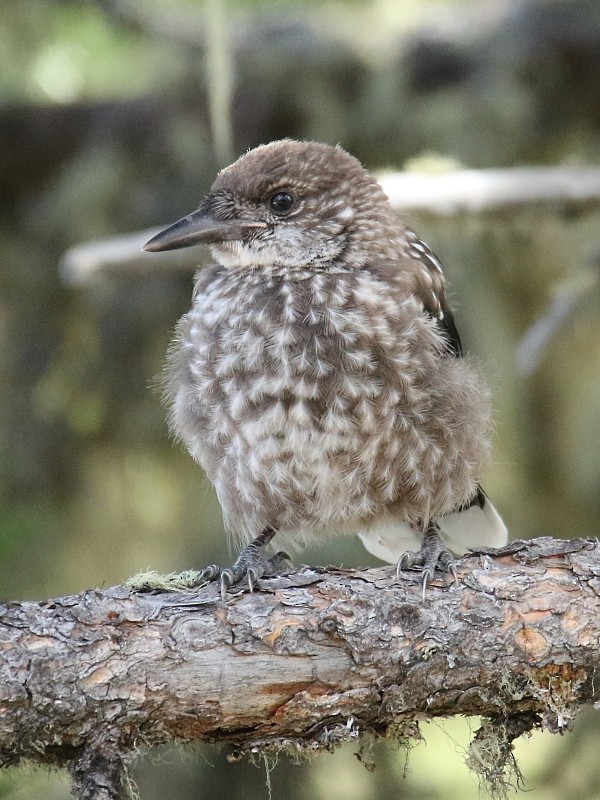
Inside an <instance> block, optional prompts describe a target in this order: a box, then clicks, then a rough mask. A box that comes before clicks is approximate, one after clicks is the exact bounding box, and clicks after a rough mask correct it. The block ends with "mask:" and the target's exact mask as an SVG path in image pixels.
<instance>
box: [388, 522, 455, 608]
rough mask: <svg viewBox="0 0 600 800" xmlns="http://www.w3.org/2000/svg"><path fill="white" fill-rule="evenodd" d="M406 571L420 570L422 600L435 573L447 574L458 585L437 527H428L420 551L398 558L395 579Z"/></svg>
mask: <svg viewBox="0 0 600 800" xmlns="http://www.w3.org/2000/svg"><path fill="white" fill-rule="evenodd" d="M407 569H416V570H420V572H421V574H422V579H421V586H422V596H423V600H425V595H426V593H427V587H428V586H429V584H430V583H431V582H432V581H433V580H434V579H435V576H436V572H438V573H439V572H441V573H442V574H448V573H449V574H450V575H452V579H453V582H454V583H455V584H456V583H458V572H457V571H456V561H455V560H454V558H453V557H452V554H451V553H450V551H449V550H448V548H447V547H446V546H445V545H444V543H443V542H442V539H441V537H440V534H439V531H438V529H437V526H436V527H435V528H434V527H430V528H428V530H427V531H426V532H425V534H424V536H423V542H422V544H421V549H420V550H419V551H418V552H417V553H414V552H410V551H409V552H407V553H403V554H402V555H401V556H400V558H399V559H398V563H397V565H396V577H397V578H400V573H401V572H403V571H404V570H407Z"/></svg>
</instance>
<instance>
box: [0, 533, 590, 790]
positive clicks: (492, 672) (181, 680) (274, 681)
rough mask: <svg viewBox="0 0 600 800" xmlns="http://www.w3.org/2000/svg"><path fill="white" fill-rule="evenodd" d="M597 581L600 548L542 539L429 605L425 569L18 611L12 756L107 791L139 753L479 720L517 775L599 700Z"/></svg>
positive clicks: (475, 558)
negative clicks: (540, 734) (528, 751)
mask: <svg viewBox="0 0 600 800" xmlns="http://www.w3.org/2000/svg"><path fill="white" fill-rule="evenodd" d="M599 574H600V547H599V546H598V542H597V540H584V539H575V540H570V541H561V540H557V539H552V538H549V537H546V538H540V539H537V540H534V541H531V542H514V543H512V544H511V545H509V546H508V547H506V548H504V549H503V550H502V551H499V554H497V555H492V554H491V553H477V554H472V555H469V556H467V557H465V558H464V559H463V560H462V561H461V563H460V569H459V579H460V581H459V583H458V584H457V585H456V586H452V585H442V583H441V582H440V583H436V584H435V585H434V586H432V587H431V588H430V590H429V591H428V594H427V597H426V599H425V601H424V602H423V601H422V600H421V597H420V592H421V589H420V581H419V578H418V576H416V575H413V574H411V573H408V574H403V575H402V576H401V578H400V579H399V580H397V579H396V576H395V572H394V570H393V568H390V567H382V568H378V569H369V570H364V571H351V570H337V569H330V570H328V571H325V570H318V569H312V568H308V567H305V568H302V569H300V570H298V571H296V572H294V573H292V574H291V575H289V576H285V577H280V578H272V579H265V580H263V581H261V582H260V591H257V592H255V593H254V594H250V593H248V592H247V591H239V592H237V593H234V594H233V595H231V597H230V599H229V601H228V603H227V605H226V606H225V605H223V604H222V603H221V601H220V600H219V595H218V590H217V587H216V586H213V585H210V586H206V587H204V588H201V589H199V590H198V591H195V592H187V593H161V594H155V593H147V594H140V593H137V594H136V593H133V592H131V590H129V589H128V588H126V587H123V586H117V587H115V588H112V589H108V590H106V591H100V590H89V591H86V592H83V593H82V594H80V595H76V596H72V597H63V598H60V599H57V600H51V601H47V602H43V603H33V602H25V603H13V604H11V605H8V606H3V607H0V650H1V652H2V661H1V662H0V705H1V707H2V715H1V717H0V764H2V765H4V766H6V765H9V764H16V763H18V762H20V761H21V760H22V759H29V760H33V761H36V762H41V763H50V764H55V765H61V766H70V768H71V771H72V774H73V775H74V780H75V786H76V789H77V792H78V796H79V797H81V798H89V799H90V800H91V798H94V799H96V798H103V799H106V800H108V799H109V798H118V797H121V796H123V792H124V791H125V790H124V788H123V787H124V782H125V778H124V777H123V776H124V770H123V766H124V765H126V763H127V761H128V759H129V758H130V757H131V754H132V753H133V751H134V750H135V749H136V748H139V747H140V746H142V745H143V746H152V745H156V744H160V743H165V742H174V741H180V742H189V741H194V740H204V741H219V742H229V743H231V744H233V745H234V746H235V747H236V748H237V749H238V750H239V751H240V752H248V751H252V752H255V751H256V749H257V748H258V749H261V748H270V749H277V750H282V749H284V750H293V751H295V752H302V751H312V750H317V749H323V748H328V749H330V748H331V747H332V746H334V745H335V744H337V743H338V742H340V741H347V740H349V739H354V738H356V737H357V736H358V735H359V734H360V733H363V732H371V733H373V734H375V735H386V734H387V735H389V734H393V735H397V736H401V737H403V738H407V737H411V736H412V737H416V736H418V728H417V723H418V721H419V720H424V719H431V718H433V717H447V716H452V715H455V714H464V715H474V714H477V715H482V716H484V717H487V718H489V719H491V720H492V722H491V723H490V722H488V723H486V725H488V728H486V727H485V725H484V727H483V728H482V729H481V731H480V732H479V733H478V735H477V736H476V743H477V744H480V743H481V738H482V737H483V736H489V735H490V730H493V735H494V736H497V737H503V741H504V743H505V748H504V750H505V755H504V757H503V761H504V763H503V764H502V766H505V764H506V761H507V759H508V756H509V755H510V742H511V741H512V739H513V738H515V736H517V735H519V734H520V733H522V732H523V731H524V730H529V729H531V728H532V727H534V726H536V725H544V726H545V727H546V728H548V729H549V730H551V731H554V732H557V731H558V732H562V731H564V730H565V729H567V728H568V727H569V726H570V723H571V721H572V719H573V717H574V715H575V712H576V711H577V709H578V707H579V706H581V705H582V704H585V703H591V702H594V701H596V700H598V699H599V696H600V681H598V680H597V679H596V673H597V670H598V664H599V663H600V659H599V656H600V652H599V651H600V643H599V642H600V599H599V594H600V580H599V579H598V577H597V576H598V575H599ZM490 725H491V726H492V727H491V728H489V726H490ZM481 752H482V748H479V750H478V751H477V753H478V757H480V754H481ZM471 761H472V763H475V761H476V759H475V757H474V758H473V759H471ZM480 766H481V765H480ZM478 768H479V767H478ZM489 768H490V765H489V763H487V765H483V766H482V767H481V769H480V771H482V772H485V771H486V769H489Z"/></svg>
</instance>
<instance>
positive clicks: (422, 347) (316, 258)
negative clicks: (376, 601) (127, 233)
mask: <svg viewBox="0 0 600 800" xmlns="http://www.w3.org/2000/svg"><path fill="white" fill-rule="evenodd" d="M197 244H208V245H210V251H211V254H212V257H213V259H214V263H213V264H212V265H210V266H204V267H202V268H201V269H199V271H198V273H197V275H196V277H195V285H194V290H193V298H192V307H191V310H190V311H189V312H188V313H187V314H185V315H184V316H183V317H182V319H181V320H180V321H179V323H178V325H177V328H176V332H175V337H174V341H173V343H172V345H171V347H170V350H169V352H168V356H167V364H166V368H165V377H164V393H165V398H166V401H167V404H168V406H169V409H170V410H169V425H170V429H171V431H172V432H173V433H174V435H175V436H176V437H177V438H178V439H180V440H181V441H182V442H183V444H184V445H185V446H186V447H187V450H188V451H189V453H190V454H191V456H192V457H193V458H194V459H195V460H196V461H197V462H198V463H199V464H200V465H201V467H202V468H203V469H204V471H205V473H206V475H207V476H208V478H209V479H210V481H211V482H212V483H213V485H214V487H215V489H216V493H217V496H218V499H219V502H220V505H221V509H222V513H223V520H224V525H225V528H226V530H227V531H228V533H229V534H230V536H231V537H232V538H233V540H234V542H235V544H236V546H237V549H238V551H239V555H238V557H237V559H236V560H235V562H234V564H233V565H232V566H230V567H220V566H218V565H210V566H209V567H207V568H206V569H204V570H203V571H202V573H201V576H202V580H207V581H211V580H215V581H220V586H221V595H222V597H223V599H224V598H225V596H226V592H227V591H229V590H230V587H231V586H233V585H235V584H238V583H240V582H242V581H243V580H244V579H247V581H248V583H249V585H250V589H251V590H252V589H253V587H254V585H255V584H256V581H257V580H258V579H259V578H261V577H266V576H269V575H273V574H276V573H278V572H280V571H281V570H282V569H283V566H284V565H285V564H286V563H288V559H289V556H288V555H287V551H279V552H277V553H276V554H275V555H273V556H269V555H268V551H269V549H270V548H269V547H268V545H269V544H270V543H271V540H272V539H273V538H274V537H275V536H277V538H278V540H279V541H281V542H283V543H286V545H287V549H288V550H289V549H290V548H291V549H296V550H297V549H298V548H300V547H302V546H303V545H305V544H306V543H308V542H311V541H312V542H315V541H317V542H318V541H322V540H323V539H325V538H328V537H331V536H334V535H338V534H357V535H358V536H359V537H360V539H361V540H362V542H363V544H364V546H365V547H366V549H367V550H368V551H370V552H371V553H372V554H374V555H375V556H377V557H378V558H380V559H381V560H384V561H388V562H390V563H392V564H394V563H396V564H397V570H398V576H400V573H402V572H404V571H405V570H412V569H415V570H418V571H420V573H421V580H422V585H423V596H425V590H426V588H427V587H428V586H429V585H430V584H431V582H432V581H433V579H434V578H435V577H436V575H437V574H438V573H441V574H448V573H450V574H451V575H452V576H453V577H454V579H455V580H456V568H455V560H454V555H462V554H464V553H465V552H466V551H467V550H468V549H469V548H474V547H495V548H497V547H501V546H503V545H504V544H506V541H507V529H506V526H505V525H504V523H503V521H502V519H501V517H500V515H499V514H498V512H497V511H496V509H495V508H494V506H493V505H492V503H491V501H490V500H489V498H488V496H487V495H486V494H485V492H484V491H483V489H482V488H481V483H480V481H481V475H482V471H483V470H484V468H485V467H486V465H487V464H488V462H489V460H490V451H491V431H492V425H493V423H492V412H491V401H490V392H489V388H488V386H487V383H486V382H485V379H484V378H483V376H482V375H481V374H480V369H479V367H478V366H477V365H476V363H475V362H474V361H473V360H472V359H471V358H469V357H468V356H467V355H465V354H464V352H463V347H462V343H461V340H460V336H459V333H458V330H457V327H456V323H455V320H454V316H453V314H452V312H451V310H450V308H449V307H448V302H447V299H446V289H445V278H444V273H443V270H442V265H441V263H440V261H439V260H438V258H437V257H436V255H435V254H434V253H433V252H432V251H431V250H430V249H429V248H428V247H427V245H426V244H425V243H424V242H423V241H422V240H421V239H420V238H419V237H418V236H417V235H416V234H415V233H414V232H413V230H412V229H411V228H410V227H408V226H407V225H406V224H404V222H403V221H402V220H401V219H400V218H399V216H398V215H397V214H396V212H395V211H394V210H393V209H392V206H391V204H390V202H389V200H388V198H387V196H386V195H385V194H384V192H383V190H382V188H381V187H380V185H379V184H378V182H377V180H376V179H375V177H374V176H373V175H372V174H371V173H370V172H369V171H368V170H367V169H365V168H364V167H363V166H362V164H361V163H360V161H358V159H356V158H355V157H354V156H352V155H350V154H349V153H348V152H346V151H345V150H344V149H343V148H342V147H341V146H339V145H336V146H332V145H329V144H323V143H319V142H312V141H296V140H293V139H282V140H278V141H273V142H270V143H268V144H264V145H260V146H258V147H256V148H254V149H251V150H249V151H247V152H246V153H245V154H243V155H242V156H241V157H240V158H238V159H237V161H235V162H234V163H233V164H231V165H230V166H228V167H226V168H224V169H223V170H221V171H220V172H219V173H218V175H217V177H216V179H215V181H214V183H213V185H212V187H211V190H210V192H209V194H208V195H207V196H206V197H205V199H204V200H203V201H202V203H201V204H200V206H199V208H198V209H197V210H195V211H193V212H192V213H191V214H188V215H187V216H186V217H184V218H182V219H180V220H178V221H177V222H175V223H173V224H172V225H169V227H167V228H166V229H164V230H163V231H161V232H160V233H158V234H157V235H156V236H154V237H153V238H152V239H151V240H150V241H149V242H147V243H146V245H145V246H144V249H145V250H146V251H149V252H159V251H166V250H174V249H178V248H182V247H190V246H194V245H197Z"/></svg>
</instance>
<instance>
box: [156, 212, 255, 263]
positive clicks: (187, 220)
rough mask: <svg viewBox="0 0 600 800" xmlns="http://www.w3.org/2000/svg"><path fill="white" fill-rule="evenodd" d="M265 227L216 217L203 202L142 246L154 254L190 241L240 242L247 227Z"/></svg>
mask: <svg viewBox="0 0 600 800" xmlns="http://www.w3.org/2000/svg"><path fill="white" fill-rule="evenodd" d="M266 227H267V224H266V223H265V222H240V221H238V220H235V219H230V220H220V219H217V218H216V217H215V215H214V213H213V211H212V209H211V207H210V203H204V204H203V205H202V206H200V208H199V209H198V210H197V211H193V212H192V213H191V214H188V215H187V217H183V218H182V219H179V220H177V222H174V223H173V224H172V225H169V227H168V228H165V229H164V231H161V232H160V233H157V234H156V236H153V237H152V239H150V241H149V242H146V244H145V245H144V247H143V249H144V250H146V251H147V252H149V253H158V252H160V251H162V250H179V249H180V248H182V247H191V246H192V245H194V244H216V243H217V242H231V241H235V240H239V241H241V240H242V239H243V238H244V234H246V233H248V232H249V231H250V230H251V229H253V228H254V229H256V228H266Z"/></svg>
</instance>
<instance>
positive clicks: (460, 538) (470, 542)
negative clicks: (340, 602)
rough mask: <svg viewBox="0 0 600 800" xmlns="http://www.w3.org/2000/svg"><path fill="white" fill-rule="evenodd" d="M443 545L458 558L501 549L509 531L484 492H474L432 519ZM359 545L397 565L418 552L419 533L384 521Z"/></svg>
mask: <svg viewBox="0 0 600 800" xmlns="http://www.w3.org/2000/svg"><path fill="white" fill-rule="evenodd" d="M435 522H436V523H437V525H438V527H439V529H440V534H441V536H442V539H443V541H444V544H445V545H446V546H447V547H448V549H449V550H451V551H452V552H453V553H454V554H455V555H457V556H460V555H464V553H466V552H467V550H469V548H477V547H503V546H504V545H505V544H506V542H507V540H508V531H507V530H506V525H505V524H504V522H503V521H502V517H501V516H500V514H499V513H498V512H497V511H496V509H495V508H494V506H493V505H492V503H491V502H490V499H489V497H488V496H487V495H486V494H485V492H484V491H483V489H481V488H480V487H478V488H477V492H476V494H475V496H474V497H473V499H472V500H471V501H469V502H468V503H466V504H465V505H463V506H461V507H460V508H458V509H457V510H456V511H452V512H451V513H450V514H446V515H445V516H443V517H437V518H436V519H435ZM358 535H359V536H360V538H361V540H362V543H363V544H364V546H365V547H366V549H367V550H368V551H369V553H372V554H373V555H374V556H377V558H381V559H382V560H383V561H387V562H388V563H390V564H396V563H397V562H398V559H399V558H400V557H401V556H402V555H403V554H404V553H406V552H407V551H409V550H419V549H420V547H421V540H422V533H421V531H420V530H419V528H418V527H417V526H416V525H410V524H409V523H407V522H398V521H396V520H391V519H389V520H386V521H385V522H383V523H380V524H378V525H376V526H374V527H373V528H371V529H369V530H367V531H361V532H360V533H359V534H358Z"/></svg>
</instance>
